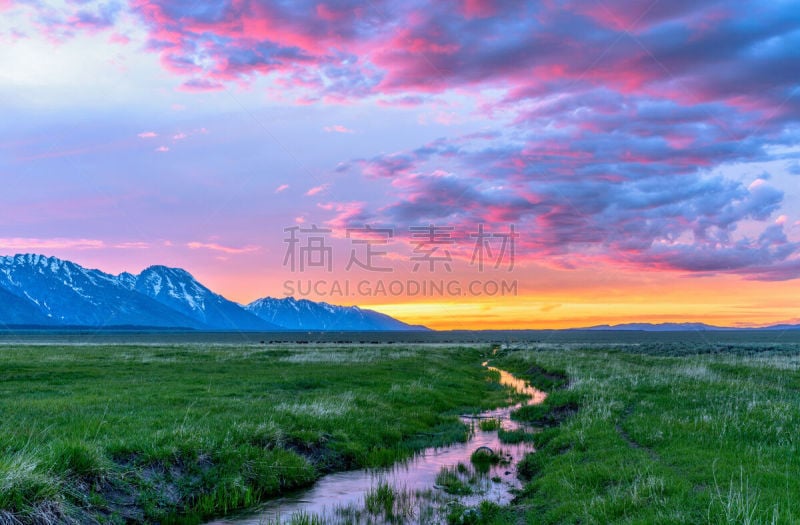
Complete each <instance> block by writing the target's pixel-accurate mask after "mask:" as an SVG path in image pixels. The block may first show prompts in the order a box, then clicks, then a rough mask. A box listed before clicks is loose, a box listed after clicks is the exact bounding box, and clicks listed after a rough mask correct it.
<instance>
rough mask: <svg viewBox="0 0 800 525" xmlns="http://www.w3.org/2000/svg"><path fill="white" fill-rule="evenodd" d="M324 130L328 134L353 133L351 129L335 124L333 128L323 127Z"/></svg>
mask: <svg viewBox="0 0 800 525" xmlns="http://www.w3.org/2000/svg"><path fill="white" fill-rule="evenodd" d="M324 129H325V131H326V132H328V133H354V131H353V130H352V129H350V128H347V127H345V126H342V125H341V124H336V125H333V126H325V128H324Z"/></svg>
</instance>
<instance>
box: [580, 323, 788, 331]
mask: <svg viewBox="0 0 800 525" xmlns="http://www.w3.org/2000/svg"><path fill="white" fill-rule="evenodd" d="M574 330H597V331H602V330H623V331H636V330H638V331H642V332H693V331H700V332H702V331H708V332H711V331H713V332H720V331H730V330H800V325H792V324H778V325H772V326H764V327H759V328H741V327H729V326H714V325H710V324H705V323H658V324H654V323H624V324H615V325H607V324H601V325H596V326H589V327H586V328H575V329H574Z"/></svg>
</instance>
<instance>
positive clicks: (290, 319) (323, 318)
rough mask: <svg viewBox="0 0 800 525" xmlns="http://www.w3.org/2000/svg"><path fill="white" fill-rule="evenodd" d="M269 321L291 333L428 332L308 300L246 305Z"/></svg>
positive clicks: (384, 317)
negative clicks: (323, 331) (297, 331)
mask: <svg viewBox="0 0 800 525" xmlns="http://www.w3.org/2000/svg"><path fill="white" fill-rule="evenodd" d="M245 308H246V309H247V310H249V311H250V312H252V313H254V314H255V315H257V316H259V317H260V318H261V319H264V320H265V321H269V322H270V323H274V324H277V325H280V326H282V327H284V328H285V329H288V330H345V331H348V330H352V331H373V330H425V329H426V328H424V327H420V326H412V325H408V324H406V323H403V322H401V321H398V320H397V319H394V318H393V317H389V316H388V315H385V314H382V313H378V312H376V311H374V310H365V309H362V308H359V307H358V306H335V305H332V304H328V303H315V302H313V301H309V300H307V299H294V298H292V297H286V298H284V299H276V298H273V297H264V298H263V299H257V300H255V301H253V302H252V303H250V304H248V305H247V306H245Z"/></svg>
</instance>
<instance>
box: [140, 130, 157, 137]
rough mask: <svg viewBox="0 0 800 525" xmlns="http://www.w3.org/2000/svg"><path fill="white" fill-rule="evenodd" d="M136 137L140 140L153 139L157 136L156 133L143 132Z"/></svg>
mask: <svg viewBox="0 0 800 525" xmlns="http://www.w3.org/2000/svg"><path fill="white" fill-rule="evenodd" d="M136 136H137V137H139V138H140V139H153V138H156V137H157V136H158V133H156V132H155V131H143V132H141V133H139V134H138V135H136Z"/></svg>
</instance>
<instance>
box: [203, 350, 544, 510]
mask: <svg viewBox="0 0 800 525" xmlns="http://www.w3.org/2000/svg"><path fill="white" fill-rule="evenodd" d="M483 364H484V366H487V367H488V368H489V370H494V371H496V372H498V373H499V374H500V383H501V384H503V385H505V386H508V387H511V388H513V389H514V390H515V391H517V392H518V393H521V394H525V395H527V396H529V399H527V400H526V401H524V402H523V403H519V404H516V405H514V406H508V407H503V408H497V409H494V410H488V411H485V412H482V413H480V414H479V415H477V416H462V420H463V421H464V422H465V423H467V424H469V425H470V426H471V427H472V429H473V431H472V433H471V435H470V438H469V440H468V441H467V442H466V443H455V444H453V445H448V446H446V447H441V448H429V449H425V450H423V451H422V452H420V453H419V454H418V455H416V456H414V457H413V458H412V459H410V460H408V461H405V462H402V463H399V464H396V465H394V466H392V467H390V468H386V469H362V470H352V471H347V472H337V473H333V474H328V475H326V476H323V477H322V478H320V479H319V480H318V481H317V482H316V483H315V484H314V485H313V486H311V487H309V488H307V489H304V490H302V491H298V492H295V493H291V494H287V495H285V496H283V497H280V498H276V499H273V500H270V501H268V502H266V503H265V504H263V505H261V506H260V507H259V508H258V509H257V510H256V511H255V512H251V513H250V514H248V515H243V516H236V517H230V518H225V519H221V520H217V521H214V522H211V525H259V524H264V523H275V522H287V521H289V520H290V519H291V517H292V515H294V514H296V513H300V512H302V513H304V514H307V515H320V516H322V515H324V516H329V517H330V516H334V515H335V514H336V512H337V509H343V508H346V507H350V506H355V507H359V506H363V503H364V498H365V496H366V494H367V493H368V492H369V491H370V489H373V488H374V487H375V486H377V485H378V484H379V483H382V482H386V483H388V484H389V485H391V486H393V487H396V488H398V489H404V490H405V491H407V492H409V493H423V492H426V491H430V489H432V488H434V486H435V483H436V476H437V474H438V473H439V471H440V470H441V469H442V468H443V467H447V466H456V465H457V464H458V463H465V464H467V465H468V464H469V463H470V456H471V455H472V453H473V452H474V451H475V450H476V449H478V448H479V447H489V448H491V449H492V450H494V451H498V450H502V452H503V455H504V457H506V458H507V460H508V462H505V461H504V462H503V463H504V464H494V465H491V466H490V468H489V471H488V472H486V473H484V474H483V475H482V476H480V478H479V479H478V482H477V485H475V486H473V489H474V493H473V494H472V495H469V496H460V497H458V501H459V502H461V503H462V504H464V505H475V504H477V503H479V502H481V501H484V500H489V501H493V502H495V503H498V504H501V505H503V504H508V503H509V502H510V501H511V499H512V498H513V495H512V493H511V490H512V489H514V488H519V487H520V483H519V481H518V480H517V477H516V472H515V470H516V469H515V467H514V465H515V464H516V463H517V462H518V461H519V460H520V459H522V457H523V456H524V455H525V453H527V452H530V451H531V450H532V446H531V445H530V444H529V443H519V444H501V443H500V440H499V438H498V432H497V430H481V429H480V428H479V421H480V420H481V419H497V420H498V421H499V422H500V426H501V428H503V429H504V430H517V429H519V428H520V425H519V423H518V422H516V421H513V420H512V419H511V412H512V411H513V410H515V409H517V408H519V407H520V406H522V405H527V404H538V403H541V402H542V401H544V399H545V397H546V395H547V394H546V393H544V392H542V391H540V390H536V389H535V388H533V387H531V386H529V385H528V384H527V383H526V382H525V381H523V380H521V379H518V378H516V377H514V376H513V375H512V374H510V373H508V372H506V371H505V370H500V369H497V368H494V367H491V366H488V363H483ZM437 490H438V489H437ZM327 521H329V520H327V519H326V522H327ZM332 521H335V520H332ZM412 521H413V520H412Z"/></svg>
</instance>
